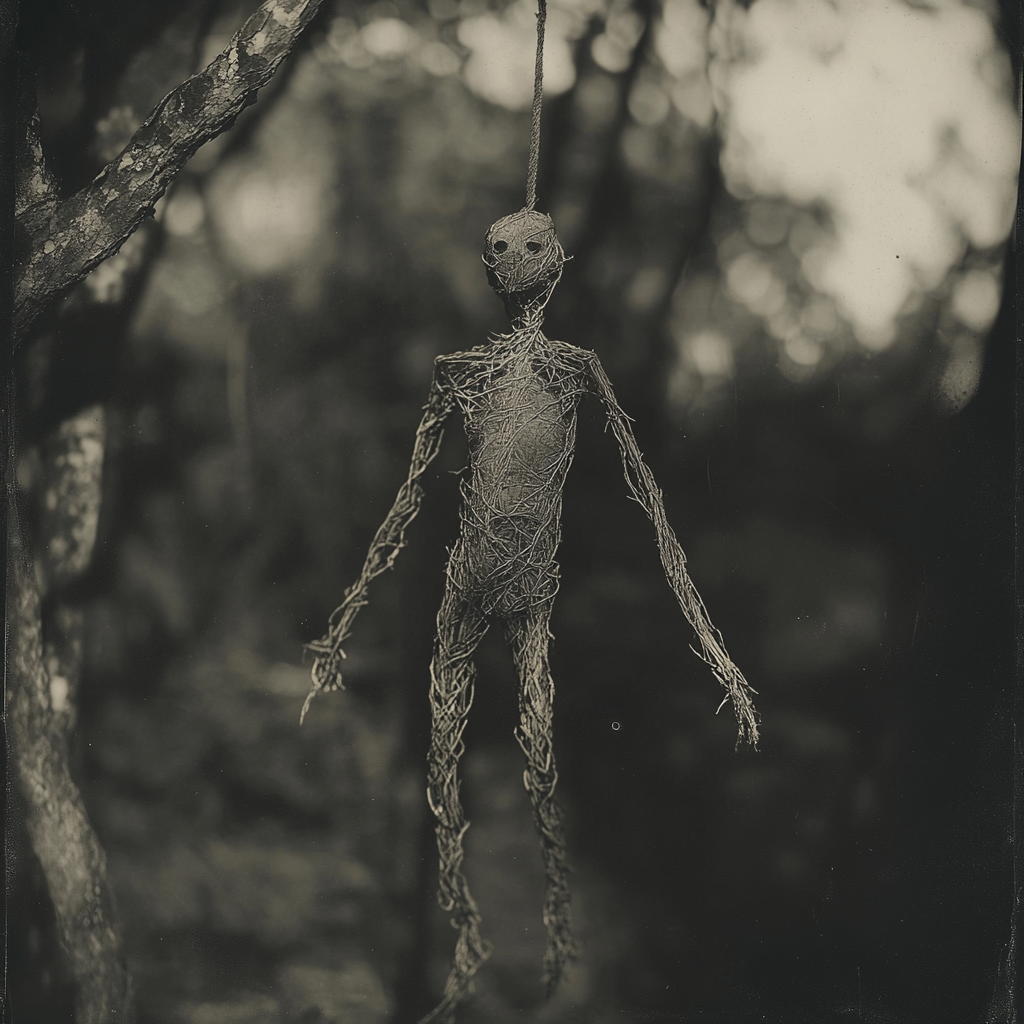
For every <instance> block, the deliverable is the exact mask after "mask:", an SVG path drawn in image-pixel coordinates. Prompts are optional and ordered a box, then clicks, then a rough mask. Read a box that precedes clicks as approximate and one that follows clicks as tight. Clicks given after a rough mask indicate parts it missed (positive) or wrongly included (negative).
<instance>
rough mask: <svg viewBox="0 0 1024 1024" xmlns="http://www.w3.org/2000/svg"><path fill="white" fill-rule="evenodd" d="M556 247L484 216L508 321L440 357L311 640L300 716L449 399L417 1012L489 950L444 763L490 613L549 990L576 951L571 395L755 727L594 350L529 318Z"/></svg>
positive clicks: (550, 232)
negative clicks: (458, 473)
mask: <svg viewBox="0 0 1024 1024" xmlns="http://www.w3.org/2000/svg"><path fill="white" fill-rule="evenodd" d="M564 260H565V257H564V255H563V252H562V247H561V245H560V244H559V242H558V239H557V238H556V237H555V231H554V225H553V224H552V222H551V219H550V217H547V216H545V215H544V214H541V213H537V212H535V211H533V210H529V209H524V210H521V211H520V212H519V213H514V214H512V215H511V216H508V217H504V218H502V219H501V220H499V221H498V222H497V223H496V224H494V225H493V226H492V227H491V229H490V230H489V231H488V233H487V241H486V246H485V250H484V262H485V263H486V265H487V276H488V279H489V281H490V283H491V286H492V288H494V290H495V291H496V292H497V293H498V295H499V296H500V297H501V298H502V300H503V301H504V304H505V310H506V312H507V314H508V316H509V319H510V320H511V321H512V326H513V331H512V333H511V334H508V335H499V336H498V337H495V338H493V339H492V340H491V341H490V342H488V343H487V344H485V345H480V346H477V347H476V348H472V349H470V350H469V351H468V352H455V353H453V354H451V355H444V356H440V357H438V359H437V362H436V364H435V371H434V381H433V384H432V386H431V390H430V397H429V400H428V402H427V405H426V409H425V412H424V415H423V419H422V422H421V423H420V426H419V429H418V431H417V433H416V444H415V448H414V450H413V456H412V465H411V467H410V470H409V477H408V479H407V480H406V482H405V483H404V484H403V485H402V487H401V489H400V491H399V493H398V497H397V499H396V501H395V504H394V506H393V507H392V509H391V511H390V512H389V513H388V516H387V518H386V519H385V520H384V523H383V525H382V526H381V527H380V529H379V530H378V531H377V535H376V536H375V537H374V540H373V543H372V544H371V545H370V551H369V554H368V555H367V558H366V563H365V565H364V566H363V572H362V575H361V576H360V577H359V579H358V580H357V581H356V582H355V584H353V586H351V587H350V588H349V589H348V590H347V591H346V593H345V598H344V601H343V602H342V604H341V606H340V607H339V608H338V609H337V610H336V611H335V612H334V614H333V616H332V617H331V624H330V630H329V632H328V633H327V635H326V636H324V637H323V638H322V639H320V640H317V641H316V642H314V643H312V644H310V645H309V647H310V649H311V650H312V651H313V652H314V654H315V655H316V660H315V661H314V664H313V671H312V679H313V685H312V689H311V691H310V693H309V696H308V697H307V698H306V703H305V705H304V706H303V709H302V714H303V716H305V714H306V711H307V710H308V708H309V704H310V701H311V700H312V699H313V697H314V696H315V695H316V694H317V693H319V692H320V691H325V690H334V689H338V688H340V686H341V671H340V670H341V661H342V659H343V658H344V653H343V651H342V644H343V643H344V642H345V641H346V640H347V639H348V637H349V635H350V633H351V628H352V622H353V620H354V619H355V617H356V614H357V613H358V611H359V609H360V608H361V607H362V606H363V605H364V604H366V603H367V588H368V586H369V583H370V581H371V580H372V579H373V578H374V577H376V576H378V575H379V574H380V573H382V572H383V571H384V570H385V569H389V568H391V566H392V565H393V564H394V561H395V558H396V557H397V555H398V552H399V551H400V550H401V548H402V547H403V545H404V542H405V531H406V528H407V527H408V526H409V524H410V523H411V521H412V520H413V518H414V517H415V516H416V514H417V512H418V511H419V508H420V503H421V500H422V496H423V489H422V485H421V479H422V476H423V473H424V472H425V470H426V469H427V467H428V466H429V465H430V463H431V461H432V460H433V459H434V457H435V456H436V455H437V452H438V449H439V447H440V444H441V435H442V431H443V429H444V423H445V420H446V419H447V417H448V415H449V414H450V413H451V412H452V411H453V409H454V408H455V407H456V406H457V407H458V408H459V410H460V411H461V413H462V416H463V421H464V425H465V431H466V436H467V439H468V441H469V463H468V467H467V474H466V476H465V477H464V479H463V481H462V484H461V491H462V507H461V514H460V520H461V527H460V533H459V538H458V540H457V541H456V544H455V546H454V548H453V549H452V551H451V555H450V558H449V560H448V580H447V586H446V589H445V594H444V599H443V601H442V603H441V610H440V612H439V614H438V617H437V637H436V640H435V644H434V656H433V660H432V662H431V665H430V706H431V714H432V729H431V741H430V755H429V784H428V788H427V798H428V800H429V802H430V808H431V810H432V811H433V812H434V815H435V816H436V818H437V844H438V850H439V853H440V861H441V871H440V877H441V888H440V893H439V899H440V902H441V905H442V907H444V909H445V910H450V911H453V913H454V916H453V918H452V924H453V926H455V927H456V928H457V929H458V931H459V937H458V940H457V946H456V952H455V960H454V965H453V967H452V970H451V974H450V975H449V977H448V981H447V984H446V986H445V992H444V999H443V1001H442V1002H441V1004H440V1005H439V1006H438V1007H437V1008H436V1009H435V1010H434V1011H433V1012H432V1013H431V1014H430V1015H429V1016H428V1017H426V1018H424V1022H423V1024H426V1022H427V1021H430V1022H441V1021H444V1022H447V1021H450V1020H452V1019H453V1014H454V1009H455V1007H456V1006H457V1005H458V1003H459V1002H460V1001H461V999H462V998H463V996H464V995H465V994H466V991H467V988H468V985H469V981H470V978H471V977H472V976H473V974H474V973H475V971H476V970H477V968H478V967H479V966H480V964H481V963H483V961H484V960H485V959H486V958H487V956H488V954H489V952H490V948H489V946H488V944H487V943H486V942H484V941H483V940H482V939H481V937H480V932H479V924H480V915H479V913H478V911H477V906H476V903H475V902H474V900H473V897H472V895H471V894H470V892H469V889H468V887H467V884H466V879H465V876H464V875H463V873H462V857H463V848H462V841H463V836H464V835H465V832H466V829H467V828H468V827H469V823H468V822H467V821H466V819H465V817H464V815H463V811H462V805H461V803H460V801H459V784H458V779H457V775H456V772H457V768H458V763H459V759H460V757H461V755H462V753H463V743H462V733H463V729H464V728H465V725H466V717H467V715H468V713H469V708H470V704H471V703H472V700H473V680H474V675H475V668H474V664H473V656H474V652H475V651H476V648H477V645H478V644H479V643H480V640H481V639H482V638H483V636H484V634H485V633H486V631H487V629H488V627H489V626H490V625H491V624H492V623H497V624H499V625H500V626H501V628H502V631H503V632H504V635H505V639H506V641H507V643H508V646H509V648H510V650H511V653H512V658H513V661H514V664H515V668H516V672H517V674H518V676H519V709H520V722H519V726H518V728H517V730H516V737H517V739H518V740H519V743H520V745H521V746H522V748H523V753H524V754H525V755H526V771H525V773H524V782H525V785H526V789H527V791H528V792H529V795H530V800H531V802H532V805H533V817H534V822H535V824H536V827H537V831H538V833H539V834H540V840H541V850H542V854H543V859H544V869H545V875H546V879H547V882H546V885H547V890H546V894H545V899H544V924H545V927H546V929H547V951H546V953H545V956H544V982H545V985H546V988H547V991H548V993H549V994H550V993H551V992H552V991H553V990H554V988H555V986H556V985H557V984H558V981H559V978H560V977H561V976H562V973H563V971H564V969H565V967H566V965H567V963H568V962H569V961H570V960H572V959H573V958H574V956H575V953H576V944H575V940H574V939H573V935H572V930H571V926H570V910H569V890H568V884H567V879H566V873H567V867H566V861H565V842H564V839H563V834H562V819H561V815H560V812H559V809H558V804H557V803H556V802H555V798H554V791H555V783H556V781H557V778H558V776H557V772H556V770H555V759H554V754H553V751H552V737H553V728H552V726H553V718H552V712H553V701H554V683H553V682H552V678H551V671H550V668H549V666H548V640H549V638H550V632H549V628H548V624H549V622H550V620H551V608H552V604H553V602H554V598H555V593H556V591H557V590H558V564H557V563H556V561H555V552H556V551H557V548H558V543H559V540H560V518H561V511H562V486H563V484H564V482H565V477H566V474H567V472H568V470H569V465H570V463H571V461H572V456H573V450H574V446H575V436H576V407H577V405H578V404H579V401H580V399H581V398H582V397H583V395H585V394H587V393H588V392H589V393H593V394H596V395H597V397H598V398H599V399H600V400H601V401H602V403H603V404H604V408H605V412H606V415H607V418H608V422H609V425H610V426H611V429H612V432H613V433H614V435H615V437H616V440H617V441H618V443H619V448H620V451H621V454H622V464H623V469H624V471H625V475H626V480H627V483H628V485H629V489H630V491H631V492H632V494H633V497H634V498H636V500H637V501H638V502H639V503H640V505H641V506H642V507H643V509H644V510H645V511H646V512H647V514H648V516H649V517H650V518H651V520H652V521H653V522H654V526H655V531H656V534H657V540H658V547H659V550H660V553H661V562H662V566H663V568H664V571H665V576H666V578H667V580H668V582H669V584H670V585H671V587H672V589H673V591H674V592H675V595H676V598H677V599H678V601H679V605H680V607H681V608H682V611H683V614H684V615H685V616H686V618H687V620H688V621H689V623H690V625H691V626H692V627H693V629H694V630H695V633H696V637H697V640H698V642H699V645H700V650H699V652H698V653H699V654H700V655H701V657H702V658H703V659H704V660H705V661H706V662H707V663H708V665H710V666H711V668H712V670H713V672H714V674H715V676H716V677H717V678H718V680H719V682H720V683H721V684H722V685H723V686H724V687H725V689H726V696H725V699H724V700H723V704H724V703H725V701H728V700H731V701H732V704H733V709H734V711H735V713H736V718H737V720H738V723H739V738H740V739H741V740H747V741H749V742H750V743H753V744H756V742H757V732H758V718H757V713H756V712H755V710H754V706H753V703H752V700H751V695H752V693H753V692H754V691H753V690H752V689H751V687H750V686H749V684H748V683H747V681H746V680H745V679H744V678H743V675H742V673H741V672H740V670H739V669H738V668H737V667H736V665H734V664H733V662H732V661H731V660H730V658H729V656H728V654H727V653H726V650H725V646H724V643H723V641H722V637H721V635H720V634H719V632H718V630H716V629H715V627H714V626H713V625H712V624H711V622H710V620H709V619H708V615H707V612H706V610H705V608H704V604H703V602H702V601H701V598H700V595H699V594H698V593H697V590H696V588H695V587H694V585H693V583H692V582H691V580H690V577H689V575H688V573H687V571H686V558H685V555H684V554H683V550H682V548H681V547H680V545H679V541H678V540H677V539H676V536H675V534H674V533H673V531H672V528H671V526H670V525H669V523H668V520H667V518H666V516H665V509H664V505H663V503H662V497H661V492H660V491H659V490H658V487H657V485H656V484H655V482H654V477H653V476H652V475H651V471H650V470H649V469H648V468H647V466H646V465H645V463H644V461H643V458H642V456H641V454H640V450H639V448H638V447H637V444H636V441H635V439H634V437H633V432H632V429H631V427H630V421H629V418H628V417H627V416H626V415H625V414H624V413H623V411H622V410H621V409H620V408H619V405H618V403H617V402H616V400H615V395H614V394H613V392H612V388H611V383H610V382H609V380H608V377H607V376H606V375H605V372H604V370H603V368H602V367H601V364H600V362H599V361H598V358H597V356H596V355H595V354H594V353H593V352H590V351H587V350H586V349H582V348H577V347H576V346H575V345H569V344H566V343H565V342H562V341H552V340H549V339H548V338H547V337H545V335H544V333H543V331H542V329H541V327H542V323H543V311H544V307H545V305H546V304H547V301H548V299H549V298H550V296H551V293H552V291H553V289H554V287H555V285H556V284H557V283H558V280H559V278H560V277H561V273H562V264H563V262H564Z"/></svg>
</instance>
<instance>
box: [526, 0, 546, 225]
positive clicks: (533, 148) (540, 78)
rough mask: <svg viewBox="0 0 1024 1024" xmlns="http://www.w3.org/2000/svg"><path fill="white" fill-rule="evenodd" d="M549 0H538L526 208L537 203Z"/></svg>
mask: <svg viewBox="0 0 1024 1024" xmlns="http://www.w3.org/2000/svg"><path fill="white" fill-rule="evenodd" d="M547 17H548V4H547V0H537V61H536V64H535V65H534V70H533V123H532V124H531V126H530V166H529V170H528V171H527V172H526V207H525V208H526V209H527V210H532V209H533V208H534V206H535V205H536V203H537V168H538V166H539V165H540V104H541V97H542V96H543V95H544V23H545V21H547Z"/></svg>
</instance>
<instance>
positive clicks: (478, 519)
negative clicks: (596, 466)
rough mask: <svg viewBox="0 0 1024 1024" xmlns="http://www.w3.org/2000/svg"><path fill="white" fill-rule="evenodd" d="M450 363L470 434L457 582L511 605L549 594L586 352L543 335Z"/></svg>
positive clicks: (449, 373)
mask: <svg viewBox="0 0 1024 1024" xmlns="http://www.w3.org/2000/svg"><path fill="white" fill-rule="evenodd" d="M444 371H445V375H446V383H447V385H448V386H449V387H450V388H451V390H452V393H453V396H454V398H455V400H456V401H457V403H458V405H459V407H460V408H461V410H462V413H463V417H464V421H465V430H466V437H467V440H468V441H469V465H468V467H467V469H468V472H467V475H466V477H465V478H464V480H463V483H462V494H463V510H462V536H461V539H460V545H461V546H462V548H463V549H464V554H465V557H464V558H463V559H462V560H461V561H462V562H464V563H466V564H465V565H464V567H463V568H462V569H461V570H460V573H461V574H462V575H463V577H464V578H463V579H462V580H459V581H457V582H459V583H460V584H461V585H462V586H463V587H464V589H467V590H473V591H477V592H478V593H480V594H481V595H483V596H484V597H485V598H486V599H487V601H489V602H491V603H493V604H494V606H495V607H496V608H498V609H499V610H505V611H512V610H515V609H516V607H517V606H518V604H519V603H520V600H519V599H520V598H521V597H524V596H525V597H526V598H535V599H544V598H547V597H550V596H553V594H554V589H555V588H556V587H557V567H556V566H555V563H554V556H555V551H556V550H557V548H558V542H559V539H560V533H559V524H560V520H561V511H562V486H563V484H564V483H565V477H566V474H567V473H568V470H569V465H570V464H571V462H572V456H573V451H574V448H575V440H576V407H577V405H578V404H579V400H580V397H581V396H582V395H583V393H584V392H585V390H586V379H587V364H586V353H584V352H583V351H582V350H580V349H576V348H574V347H573V346H570V345H564V344H562V343H558V342H549V341H547V340H546V339H544V338H543V337H540V338H538V340H537V343H535V344H534V345H532V346H530V347H529V348H527V347H525V346H523V347H521V348H518V349H515V348H509V347H506V346H502V344H501V343H500V342H498V343H495V344H493V345H490V346H487V347H481V348H477V349H473V350H471V351H469V352H464V353H457V354H455V355H453V356H450V357H447V358H446V359H445V360H444Z"/></svg>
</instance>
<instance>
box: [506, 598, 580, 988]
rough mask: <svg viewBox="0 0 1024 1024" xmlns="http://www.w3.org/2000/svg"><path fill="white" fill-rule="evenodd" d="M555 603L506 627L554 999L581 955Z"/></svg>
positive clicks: (510, 621) (549, 982) (547, 968)
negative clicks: (555, 673) (561, 743)
mask: <svg viewBox="0 0 1024 1024" xmlns="http://www.w3.org/2000/svg"><path fill="white" fill-rule="evenodd" d="M550 621H551V602H550V601H547V602H545V603H544V604H543V605H541V606H540V607H539V608H538V609H536V610H533V611H530V612H528V613H526V614H523V615H519V616H515V617H513V618H510V619H508V620H507V621H506V622H505V623H504V629H505V638H506V640H507V641H508V645H509V648H510V649H511V651H512V658H513V660H514V661H515V666H516V671H517V672H518V674H519V715H520V723H519V727H518V729H517V730H516V739H518V740H519V745H520V746H521V747H522V748H523V753H524V754H525V755H526V771H525V772H524V773H523V782H524V784H525V786H526V790H527V792H528V793H529V794H530V802H531V803H532V804H533V820H534V823H535V825H536V827H537V831H538V832H539V833H540V841H541V853H542V856H543V858H544V873H545V875H546V876H547V887H546V892H545V896H544V925H545V927H546V928H547V933H548V948H547V952H546V953H545V954H544V984H545V987H546V989H547V993H548V995H551V994H552V993H553V992H554V990H555V988H556V986H557V985H558V982H559V979H560V978H561V977H562V974H563V972H564V971H565V968H566V966H567V965H568V964H569V962H570V961H571V960H574V959H575V958H576V956H577V953H578V948H577V944H576V939H575V937H574V936H573V933H572V918H571V912H570V897H569V880H568V877H567V875H568V870H569V869H568V865H567V864H566V859H565V837H564V830H563V826H562V812H561V809H560V808H559V806H558V804H557V802H556V801H555V796H554V793H555V784H556V783H557V781H558V772H557V771H556V770H555V755H554V750H553V749H552V748H553V740H554V698H555V684H554V681H553V680H552V678H551V669H550V667H549V665H548V641H549V639H550V637H551V634H550V631H549V623H550Z"/></svg>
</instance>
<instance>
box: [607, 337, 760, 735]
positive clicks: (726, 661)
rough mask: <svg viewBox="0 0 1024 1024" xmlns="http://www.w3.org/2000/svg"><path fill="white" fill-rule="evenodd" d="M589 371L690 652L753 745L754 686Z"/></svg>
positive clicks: (625, 421)
mask: <svg viewBox="0 0 1024 1024" xmlns="http://www.w3.org/2000/svg"><path fill="white" fill-rule="evenodd" d="M590 373H591V378H592V380H593V383H594V386H595V388H596V390H597V395H598V397H599V398H600V399H601V401H602V402H603V403H604V407H605V413H606V415H607V417H608V423H609V425H610V426H611V428H612V433H613V434H614V435H615V439H616V440H617V441H618V442H619V451H620V453H621V454H622V468H623V471H624V473H625V476H626V483H627V484H629V489H630V491H632V493H633V497H634V498H635V499H636V500H637V501H638V502H639V503H640V506H641V507H642V508H643V510H644V511H645V512H646V513H647V515H648V516H649V517H650V519H651V521H652V522H653V523H654V529H655V531H656V532H657V535H658V551H659V552H660V554H661V564H662V566H663V568H664V570H665V577H666V579H667V580H668V582H669V585H670V586H671V587H672V590H673V591H674V593H675V595H676V600H678V602H679V607H680V608H682V610H683V614H684V615H685V616H686V619H687V621H688V622H689V623H690V625H691V626H693V628H694V630H695V631H696V633H697V639H698V640H699V641H700V647H701V649H700V650H699V651H697V650H696V648H694V652H695V653H696V654H698V655H699V656H700V657H701V658H702V659H703V660H704V661H705V662H707V664H708V665H710V666H711V670H712V671H713V672H714V674H715V677H716V678H717V679H718V681H719V682H720V683H721V684H722V685H723V686H724V687H725V689H726V691H727V696H726V697H725V700H723V701H722V704H724V703H725V701H726V700H731V701H732V705H733V710H734V711H735V713H736V721H737V722H738V723H739V740H747V741H748V742H749V743H751V744H753V745H754V746H757V738H758V715H757V711H756V710H755V708H754V703H753V700H752V695H753V694H754V693H756V691H755V690H754V689H753V688H752V687H751V685H750V684H749V683H748V682H747V681H746V679H744V678H743V673H742V672H740V670H739V669H738V668H737V667H736V665H735V664H734V663H733V661H732V659H731V658H730V657H729V654H728V652H727V651H726V649H725V642H724V641H723V639H722V634H721V633H719V632H718V630H717V629H716V628H715V627H714V626H713V625H712V623H711V620H710V619H709V618H708V613H707V609H706V608H705V607H704V602H703V601H702V600H701V596H700V594H699V593H697V588H696V587H695V586H694V585H693V581H692V580H691V579H690V575H689V573H688V572H687V571H686V555H685V554H684V553H683V549H682V547H681V546H680V544H679V541H678V540H677V539H676V535H675V533H674V532H673V530H672V527H671V526H670V525H669V522H668V518H667V517H666V515H665V504H664V502H663V500H662V495H661V491H660V490H659V489H658V485H657V484H656V483H655V481H654V475H653V474H652V473H651V471H650V469H648V467H647V465H646V464H645V462H644V460H643V456H642V455H641V453H640V449H639V448H638V447H637V443H636V439H635V438H634V437H633V428H632V427H631V426H630V419H629V417H628V416H627V415H626V414H625V413H624V412H623V411H622V409H621V408H620V406H619V403H618V402H617V401H616V400H615V393H614V392H613V391H612V384H611V381H610V380H609V379H608V375H607V374H606V373H605V372H604V367H603V366H601V363H600V361H599V360H598V358H597V356H596V355H592V356H591V358H590ZM739 740H737V742H739Z"/></svg>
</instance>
